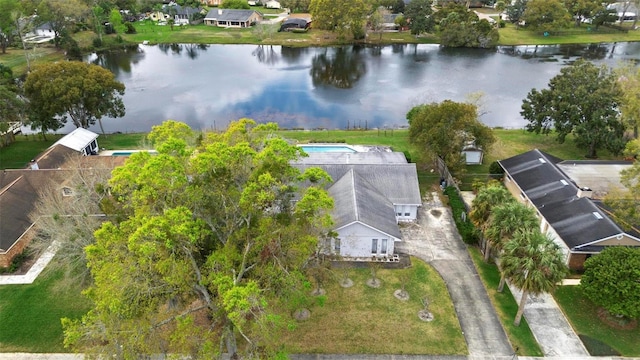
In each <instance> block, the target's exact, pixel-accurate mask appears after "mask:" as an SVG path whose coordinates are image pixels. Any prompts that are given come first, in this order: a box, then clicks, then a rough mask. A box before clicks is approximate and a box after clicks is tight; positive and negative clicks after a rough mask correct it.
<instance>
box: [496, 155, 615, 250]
mask: <svg viewBox="0 0 640 360" xmlns="http://www.w3.org/2000/svg"><path fill="white" fill-rule="evenodd" d="M560 161H561V160H560V159H558V158H556V157H554V156H551V155H549V154H547V153H545V152H542V151H540V150H538V149H535V150H531V151H528V152H526V153H523V154H520V155H516V156H514V157H511V158H508V159H505V160H500V161H498V163H499V164H500V165H501V166H502V168H503V169H504V170H505V172H506V173H507V174H508V175H509V176H510V177H511V179H512V180H513V181H515V183H516V184H518V186H519V187H520V189H521V190H522V191H523V192H524V193H525V195H526V196H527V198H529V200H530V201H531V202H532V203H533V205H535V206H536V207H537V208H538V211H540V213H541V214H542V216H544V218H545V219H546V221H547V222H548V223H549V225H551V227H553V229H554V230H555V231H556V233H557V234H558V236H559V237H560V238H561V239H562V240H563V241H564V242H565V244H567V246H568V247H569V248H570V249H571V250H582V249H580V247H581V246H584V245H586V244H590V243H593V242H594V241H599V240H603V239H605V238H608V237H610V236H615V235H617V234H622V233H623V230H622V229H621V228H620V227H619V226H618V225H617V224H616V223H615V222H613V221H612V220H611V219H610V218H609V217H608V216H607V215H606V214H605V213H604V212H603V211H602V210H601V209H599V208H598V206H596V205H595V204H594V202H593V201H592V200H591V199H589V198H581V197H578V196H577V194H578V190H579V189H578V187H577V186H576V184H575V183H574V182H573V180H571V179H570V178H569V177H568V176H567V175H566V174H565V173H564V172H562V170H560V169H559V168H558V166H557V165H556V164H558V163H559V162H560ZM596 214H597V215H596Z"/></svg>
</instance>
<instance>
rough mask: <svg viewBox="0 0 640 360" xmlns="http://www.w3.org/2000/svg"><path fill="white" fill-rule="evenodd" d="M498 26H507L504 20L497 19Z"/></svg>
mask: <svg viewBox="0 0 640 360" xmlns="http://www.w3.org/2000/svg"><path fill="white" fill-rule="evenodd" d="M498 26H499V27H500V28H503V27H505V26H507V23H506V22H505V21H504V20H500V21H498Z"/></svg>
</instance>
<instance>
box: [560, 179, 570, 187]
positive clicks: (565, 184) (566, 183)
mask: <svg viewBox="0 0 640 360" xmlns="http://www.w3.org/2000/svg"><path fill="white" fill-rule="evenodd" d="M560 182H561V183H562V185H564V186H567V185H569V183H568V182H567V180H565V179H562V180H560Z"/></svg>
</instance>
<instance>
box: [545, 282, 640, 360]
mask: <svg viewBox="0 0 640 360" xmlns="http://www.w3.org/2000/svg"><path fill="white" fill-rule="evenodd" d="M553 297H554V298H555V299H556V302H557V303H558V305H560V308H561V309H562V311H563V312H564V314H565V315H566V316H567V318H568V319H569V321H570V322H571V325H572V326H573V328H574V330H575V331H576V333H577V334H578V335H580V336H581V337H582V336H587V337H589V338H590V339H593V340H590V341H589V342H588V343H587V342H585V345H587V348H588V349H589V351H590V352H591V355H612V354H611V353H609V354H605V353H598V352H600V351H602V350H601V349H603V348H604V349H605V351H606V348H607V347H606V346H603V345H601V344H606V345H607V346H608V347H610V348H612V349H614V350H615V351H617V352H618V353H620V354H621V355H622V356H633V357H639V356H640V327H636V328H635V329H630V330H623V329H614V328H612V327H611V326H609V325H607V324H605V323H604V322H602V320H600V319H599V318H598V315H597V311H598V307H597V306H596V305H595V304H593V303H592V302H591V301H590V300H589V299H587V298H586V297H585V296H584V295H583V294H582V289H581V288H580V286H561V287H559V288H558V289H557V290H556V291H555V293H554V294H553Z"/></svg>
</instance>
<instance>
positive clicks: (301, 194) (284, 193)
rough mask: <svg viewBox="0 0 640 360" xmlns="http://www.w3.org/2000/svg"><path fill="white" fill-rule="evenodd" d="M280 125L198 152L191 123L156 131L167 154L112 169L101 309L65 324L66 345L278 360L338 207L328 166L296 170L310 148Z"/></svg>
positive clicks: (227, 136)
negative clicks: (285, 329) (327, 184)
mask: <svg viewBox="0 0 640 360" xmlns="http://www.w3.org/2000/svg"><path fill="white" fill-rule="evenodd" d="M276 128H277V126H275V125H273V124H270V125H256V124H255V122H253V121H251V120H247V119H243V120H240V121H238V122H235V123H232V124H231V125H230V127H229V128H228V130H227V131H226V132H224V133H221V134H217V133H216V134H208V135H207V136H206V137H205V138H204V139H202V141H201V142H200V145H199V146H198V147H197V148H196V147H193V146H189V145H187V144H188V143H191V142H193V141H194V139H193V136H192V134H191V133H190V132H189V131H185V127H184V126H180V125H179V124H176V123H175V122H168V123H165V124H164V125H160V126H158V127H154V129H153V131H152V134H151V137H150V138H151V139H152V141H153V142H154V145H155V147H156V149H157V151H158V155H155V156H154V155H151V154H149V153H145V152H142V153H137V154H134V155H132V156H131V157H130V158H129V159H128V160H127V162H126V164H125V165H124V166H123V167H121V168H118V169H116V170H115V171H114V172H113V178H112V179H111V181H110V193H111V194H112V195H113V199H112V200H113V202H112V204H111V205H110V206H109V208H111V209H114V210H115V213H116V214H117V215H118V216H117V217H116V218H114V220H113V221H111V222H107V223H105V224H103V225H102V227H101V228H100V229H99V230H98V231H97V232H96V233H95V237H96V243H95V244H94V245H91V246H89V247H87V258H88V264H89V268H90V270H91V274H92V276H93V279H94V284H93V285H92V286H91V287H90V288H89V289H88V290H87V292H86V294H87V295H88V296H89V298H90V299H91V300H92V302H93V308H92V310H91V311H90V312H89V313H88V314H87V315H86V316H84V317H83V319H82V320H81V321H70V320H65V321H64V327H65V343H66V344H67V345H69V346H73V348H74V349H76V350H78V351H84V352H90V353H92V354H102V355H109V356H116V357H118V358H140V357H143V356H145V355H155V354H161V353H165V354H166V353H172V354H176V355H184V356H192V357H193V358H207V357H208V358H211V357H213V356H215V355H218V354H220V353H221V352H227V353H228V354H229V355H230V356H231V358H237V357H247V358H251V357H253V356H256V357H258V356H259V357H263V358H273V357H274V356H275V355H274V354H275V352H277V351H278V347H277V345H278V339H277V334H278V329H280V328H281V327H282V326H285V325H287V324H288V322H289V321H291V319H290V318H289V317H288V315H282V313H283V311H282V310H284V309H288V310H291V311H290V312H293V311H292V310H293V309H290V308H287V306H292V305H295V304H296V303H298V302H297V300H298V299H300V297H301V296H303V295H302V294H305V293H306V291H305V289H306V288H305V287H304V286H303V285H304V280H305V278H304V272H305V269H306V267H307V265H308V262H309V259H310V257H311V256H312V255H313V254H314V253H315V252H316V251H317V249H318V240H319V239H320V238H322V237H323V236H325V235H326V234H328V233H329V227H330V224H331V219H330V215H329V211H330V209H331V208H332V206H333V201H332V199H331V198H330V197H329V195H328V193H327V192H326V191H325V190H323V189H322V185H324V184H318V183H317V182H314V180H316V179H317V175H318V171H321V170H319V169H317V168H316V169H312V170H311V171H307V172H305V173H300V172H299V171H298V170H297V169H295V168H294V167H292V166H291V165H290V162H291V161H292V160H294V159H296V158H298V157H299V156H302V155H303V152H302V150H301V149H300V148H298V147H297V146H293V145H289V144H288V143H287V142H286V141H284V140H282V139H280V138H278V137H276V136H274V134H273V130H275V129H276ZM171 133H174V134H175V136H168V134H171ZM195 140H198V138H196V139H195ZM325 175H326V174H325ZM327 176H328V175H326V176H323V178H324V177H327ZM302 184H308V185H304V186H303V185H302ZM117 219H120V221H117ZM276 307H279V308H280V310H281V311H280V312H276V311H275V310H274V309H275V308H276ZM284 313H285V314H286V313H288V312H287V311H284ZM223 344H224V345H223Z"/></svg>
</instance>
